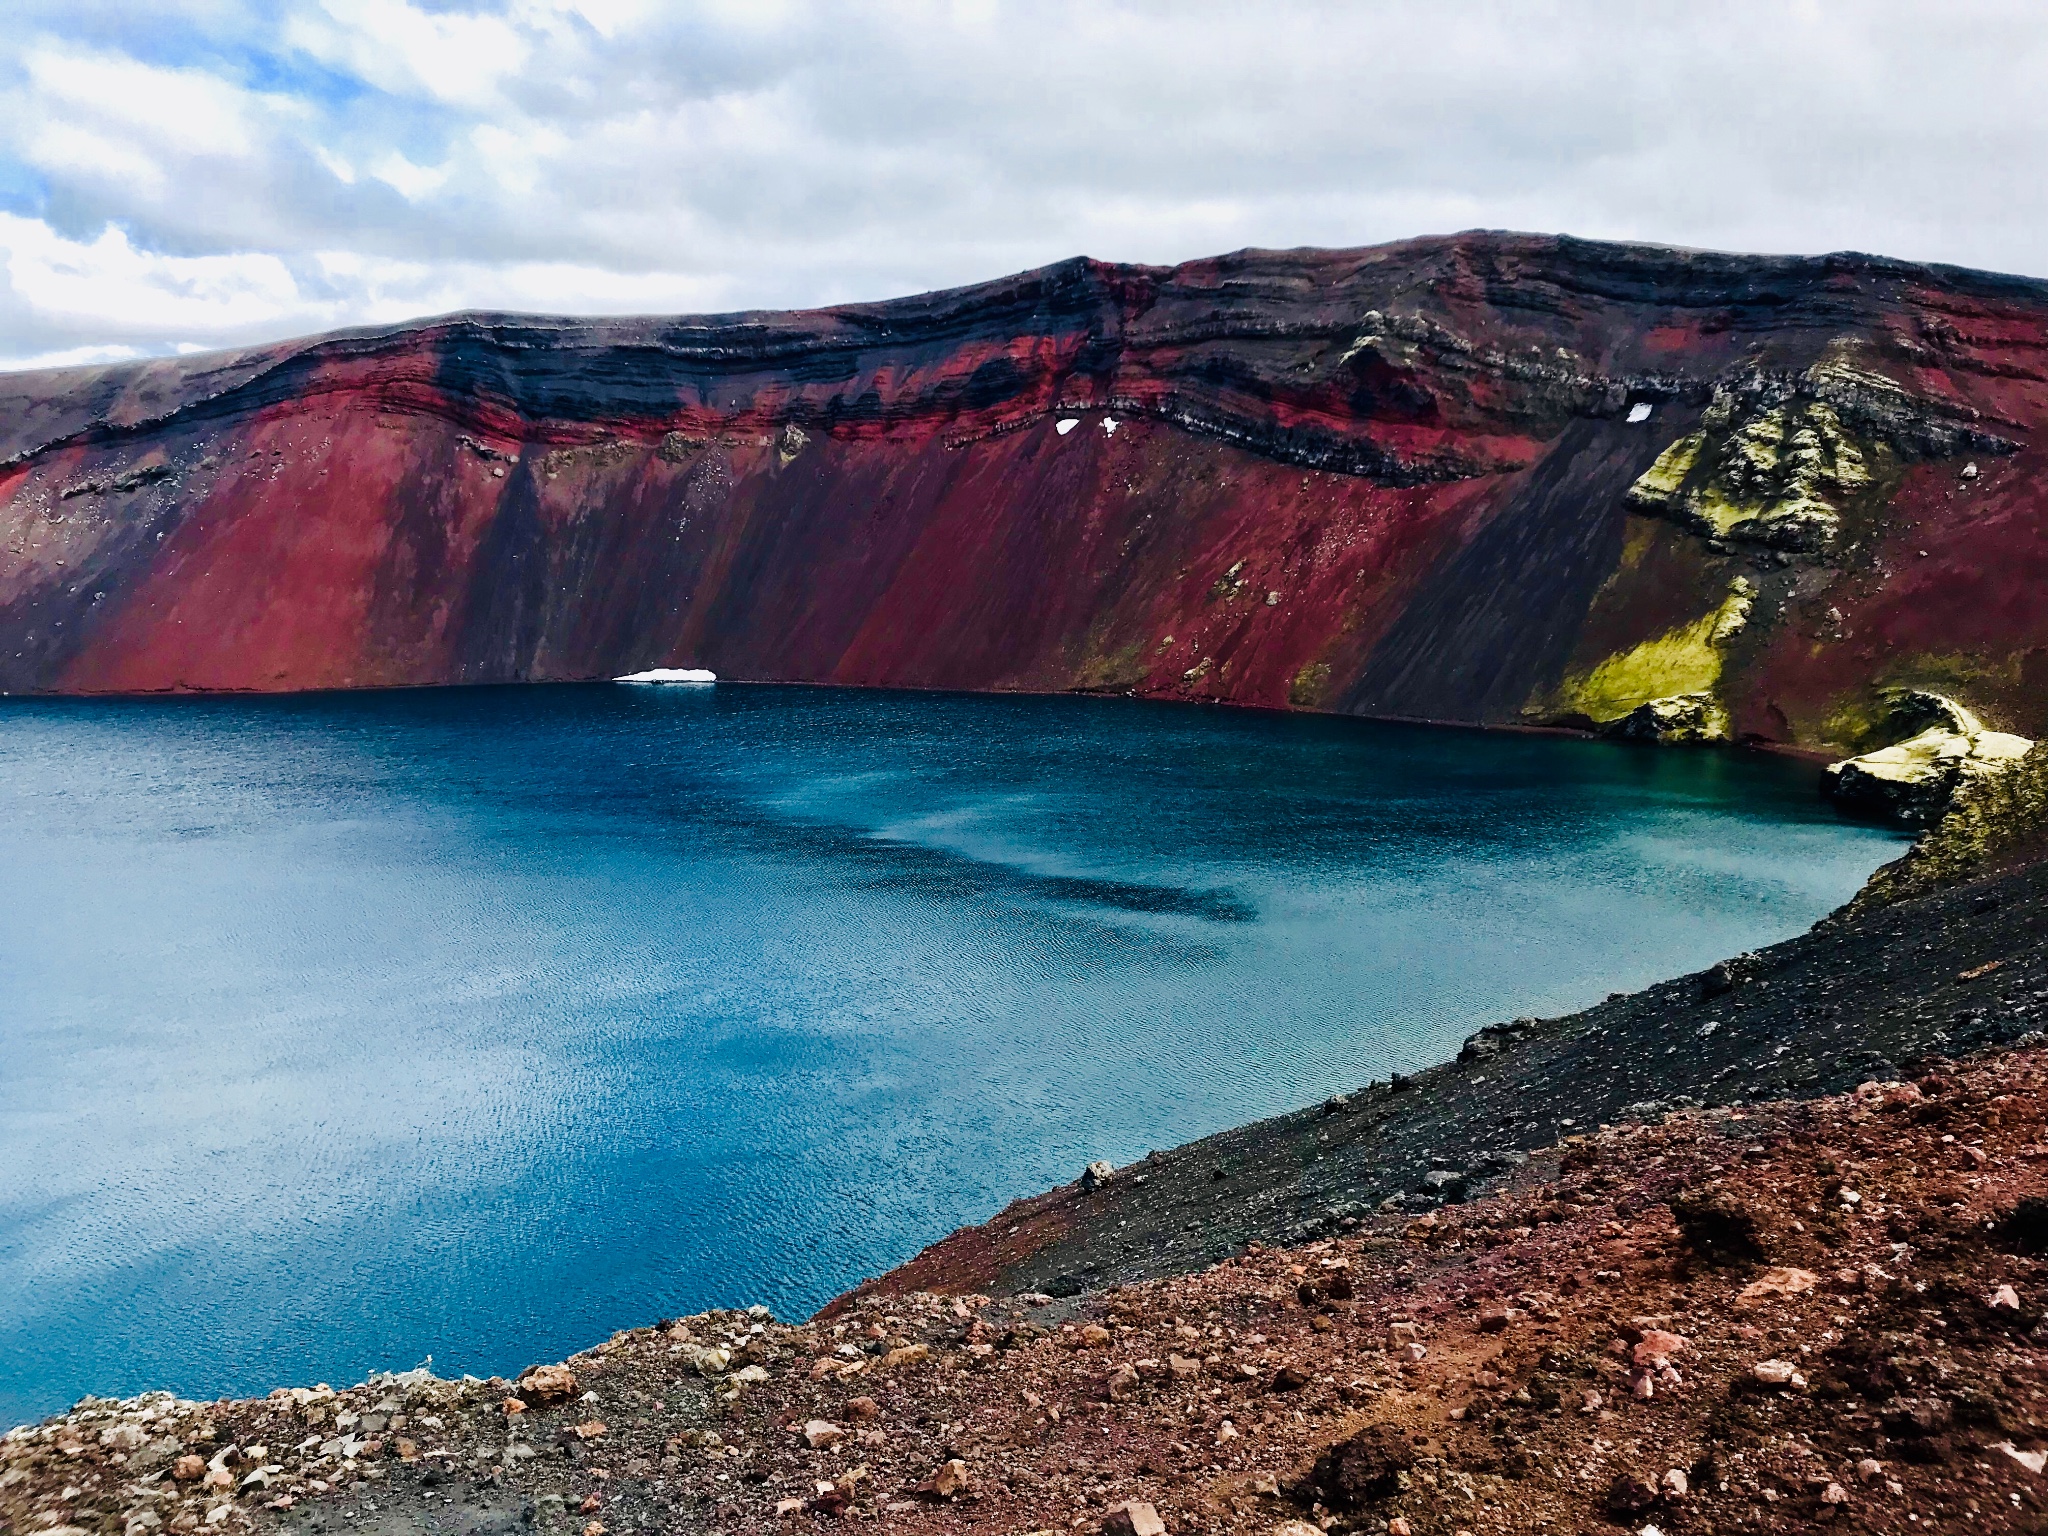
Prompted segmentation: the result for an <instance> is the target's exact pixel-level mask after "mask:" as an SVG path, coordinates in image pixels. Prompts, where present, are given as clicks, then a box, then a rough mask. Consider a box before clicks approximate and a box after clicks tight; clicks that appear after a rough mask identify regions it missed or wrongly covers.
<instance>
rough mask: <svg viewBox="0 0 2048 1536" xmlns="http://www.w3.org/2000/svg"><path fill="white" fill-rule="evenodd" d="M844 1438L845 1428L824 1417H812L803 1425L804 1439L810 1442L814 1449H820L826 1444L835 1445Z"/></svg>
mask: <svg viewBox="0 0 2048 1536" xmlns="http://www.w3.org/2000/svg"><path fill="white" fill-rule="evenodd" d="M845 1438H846V1431H845V1430H843V1429H841V1428H840V1427H839V1426H838V1425H837V1424H832V1423H828V1422H826V1421H825V1420H824V1419H813V1420H811V1422H810V1423H808V1424H806V1425H805V1426H804V1439H806V1440H808V1441H809V1442H810V1444H811V1449H812V1450H814V1451H821V1450H823V1449H824V1448H825V1447H826V1446H828V1445H837V1444H838V1443H839V1442H840V1441H842V1440H844V1439H845Z"/></svg>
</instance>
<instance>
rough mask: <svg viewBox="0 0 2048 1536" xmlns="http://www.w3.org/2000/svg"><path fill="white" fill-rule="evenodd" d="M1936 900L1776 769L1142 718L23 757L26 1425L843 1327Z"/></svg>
mask: <svg viewBox="0 0 2048 1536" xmlns="http://www.w3.org/2000/svg"><path fill="white" fill-rule="evenodd" d="M1897 847H1898V844H1897V840H1896V839H1895V838H1893V837H1891V836H1889V835H1887V834H1884V833H1880V832H1875V831H1872V830H1869V829H1865V828H1861V827H1856V826H1851V825H1846V824H1843V823H1840V822H1838V821H1836V820H1835V819H1834V818H1833V817H1832V815H1831V814H1830V813H1828V812H1827V811H1826V810H1825V809H1824V808H1823V806H1822V805H1821V803H1820V801H1819V799H1818V797H1817V796H1816V794H1815V783H1814V774H1813V772H1812V770H1811V769H1810V768H1807V767H1804V766H1801V765H1798V764H1793V763H1788V762H1783V761H1773V760H1770V759H1765V758H1758V757H1750V756H1741V755H1736V754H1730V753H1720V752H1706V751H1701V752H1687V751H1668V750H1658V749H1654V748H1640V747H1629V746H1621V745H1611V744H1604V743H1594V742H1585V741H1576V740H1564V739H1552V738H1540V737H1532V736H1510V735H1489V734H1481V733H1477V732H1470V731H1456V730H1435V729H1428V728H1421V727H1408V726H1394V725H1376V724H1368V723H1362V722H1356V721H1342V720H1328V719H1312V718H1290V717H1283V716H1273V715H1263V714H1249V713H1231V712H1223V711H1214V710H1203V709H1193V708H1180V707H1173V706H1161V705H1146V704H1137V703H1129V702H1120V701H1119V702H1108V701H1092V700H1076V699H1022V698H970V697H957V696H932V695H901V694H886V693H856V692H835V691H830V690H819V689H797V688H739V687H726V686H720V687H719V688H717V689H715V690H679V689H667V690H659V689H629V688H619V687H609V686H597V687H559V688H524V689H478V690H462V691H444V692H421V693H392V694H370V695H333V696H320V697H311V698H297V699H274V700H234V701H204V700H181V701H165V702H122V703H91V704H87V703H23V702H20V701H13V702H10V703H9V704H8V705H7V706H6V707H5V709H4V710H0V876H4V878H0V1298H4V1303H0V1424H5V1423H9V1422H14V1421H17V1420H20V1419H22V1418H26V1417H29V1416H33V1415H38V1414H41V1413H44V1412H48V1411H51V1410H54V1409H56V1408H58V1407H60V1406H62V1405H64V1404H66V1403H68V1402H70V1401H71V1400H73V1399H75V1398H76V1397H77V1396H78V1395H80V1394H81V1393H83V1392H86V1391H93V1392H102V1393H129V1392H133V1391H136V1390H139V1389H142V1388H144V1387H154V1386H168V1387H171V1388H173V1389H175V1390H177V1391H179V1392H181V1393H185V1394H190V1395H194V1396H201V1397H209V1396H213V1395H216V1394H221V1393H230V1392H232V1393H245V1392H251V1391H262V1390H266V1389H268V1388H269V1387H271V1386H273V1385H276V1384H279V1383H282V1382H307V1381H313V1380H318V1379H325V1380H331V1381H335V1382H340V1381H343V1380H349V1381H354V1380H359V1379H360V1378H361V1377H362V1376H363V1375H364V1373H365V1372H367V1371H369V1370H372V1369H381V1368H400V1369H402V1368H404V1367H407V1366H411V1365H413V1364H415V1363H417V1362H419V1361H420V1360H421V1359H422V1358H423V1357H425V1356H427V1355H429V1354H431V1355H432V1356H433V1359H434V1364H435V1368H436V1369H437V1370H439V1371H442V1372H444V1373H449V1372H459V1371H464V1370H473V1371H475V1372H477V1373H478V1374H489V1373H491V1372H493V1371H505V1372H509V1371H512V1370H515V1369H517V1368H519V1367H521V1366H524V1365H525V1364H527V1363H529V1362H531V1361H533V1360H537V1359H554V1358H559V1357H560V1356H561V1355H562V1354H564V1353H565V1352H567V1351H570V1350H573V1349H576V1348H580V1347H582V1346H584V1345H587V1344H589V1343H591V1342H592V1341H594V1340H596V1339H598V1338H601V1337H603V1336H605V1335H606V1334H608V1333H609V1332H610V1331H612V1330H613V1329H614V1328H617V1327H622V1326H627V1325H631V1324H635V1323H640V1322H645V1321H650V1320H652V1319H654V1318H656V1317H658V1316H661V1315H664V1314H676V1313H682V1312H687V1311H692V1310H696V1309H699V1308H702V1307H705V1306H711V1305H720V1304H740V1303H747V1302H754V1301H764V1302H767V1303H769V1304H770V1305H771V1306H773V1307H774V1308H775V1309H776V1311H777V1312H778V1313H779V1314H782V1315H795V1314H801V1313H804V1312H805V1311H807V1310H808V1309H810V1308H812V1307H814V1306H816V1305H817V1304H818V1303H820V1302H822V1301H824V1300H825V1299H826V1298H828V1297H829V1296H831V1295H833V1294H834V1293H835V1292H837V1291H838V1290H840V1289H842V1288H844V1287H845V1286H847V1285H848V1284H850V1283H851V1282H853V1281H855V1280H858V1279H859V1278H860V1277H862V1276H864V1275H868V1274H872V1273H875V1272H877V1271H879V1270H881V1269H884V1268H886V1267H888V1266H890V1265H891V1264H893V1263H896V1262H898V1261H900V1260H902V1259H904V1258H906V1257H908V1256H909V1255H910V1254H912V1253H914V1252H915V1251H916V1250H917V1249H918V1248H919V1247H921V1246H922V1245H924V1244H925V1243H927V1242H930V1241H931V1240H933V1239H934V1238H937V1237H939V1236H941V1235H942V1234H944V1233H945V1232H947V1231H948V1230H950V1229H951V1228H953V1227H954V1226H956V1225H958V1224H960V1223H962V1222H965V1221H974V1220H979V1219H982V1218H985V1217H986V1216H988V1215H989V1214H990V1213H991V1212H993V1211H994V1210H995V1209H997V1208H998V1207H999V1206H1000V1205H1002V1204H1003V1203H1004V1202H1005V1201H1007V1200H1008V1199H1010V1198H1012V1197H1014V1196H1016V1195H1019V1194H1024V1193H1027V1192H1031V1191H1035V1190H1037V1189H1040V1188H1042V1187H1044V1186H1046V1185H1048V1184H1051V1183H1056V1182H1060V1181H1064V1180H1066V1179H1069V1178H1071V1177H1073V1176H1074V1175H1075V1174H1076V1173H1077V1172H1078V1171H1079V1169H1080V1167H1081V1165H1082V1164H1083V1163H1085V1162H1087V1161H1088V1160H1089V1159H1091V1158H1097V1157H1107V1158H1110V1159H1112V1160H1115V1161H1118V1162H1123V1161H1127V1160H1129V1159H1132V1158H1135V1157H1138V1156H1141V1155H1142V1154H1143V1153H1144V1152H1145V1151H1146V1150H1147V1149H1148V1148H1150V1147H1163V1146H1169V1145H1173V1144H1175V1143H1179V1142H1182V1141H1186V1140H1188V1139H1190V1138H1192V1137H1197V1136H1201V1135H1203V1134H1204V1133H1206V1132H1209V1131H1213V1130H1216V1129H1218V1128H1220V1127H1223V1126H1226V1125H1230V1124H1234V1123H1237V1122H1240V1121H1243V1120H1246V1119H1250V1118H1253V1117H1255V1116H1260V1115H1265V1114H1269V1113H1271V1112H1274V1111H1277V1110H1281V1109H1286V1108H1289V1107H1292V1106H1295V1105H1298V1104H1300V1103H1302V1102H1304V1101H1307V1100H1311V1099H1314V1098H1316V1097H1318V1096H1321V1095H1324V1094H1327V1093H1329V1092H1331V1091H1333V1090H1336V1089H1339V1088H1346V1087H1350V1086H1354V1085H1357V1084H1360V1083H1363V1082H1365V1081H1367V1080H1369V1079H1371V1078H1373V1077H1375V1076H1383V1075H1384V1074H1385V1073H1387V1072H1388V1071H1389V1070H1390V1069H1399V1068H1410V1067H1414V1066H1417V1065H1419V1064H1422V1063H1425V1062H1428V1061H1430V1060H1433V1059H1436V1058H1440V1057H1442V1056H1443V1055H1444V1054H1445V1053H1446V1052H1448V1051H1449V1050H1451V1049H1453V1048H1454V1047H1455V1044H1456V1042H1457V1041H1458V1040H1459V1039H1460V1038H1461V1037H1462V1036H1463V1035H1464V1034H1466V1033H1468V1032H1470V1031H1471V1030H1472V1029H1473V1028H1474V1027H1476V1026H1477V1025H1479V1024H1481V1023H1484V1022H1487V1021H1489V1020H1492V1019H1496V1018H1502V1017H1508V1016H1512V1015H1516V1014H1526V1013H1551V1012H1557V1011H1562V1010H1566V1009H1570V1008H1574V1007H1578V1006H1580V1005H1583V1004H1586V1003H1588V1002H1591V1001H1594V1000H1596V999H1597V998H1599V997H1600V996H1602V995H1603V994H1604V993H1606V992H1608V991H1609V990H1612V989H1618V988H1627V987H1634V986H1637V985H1640V984H1643V983H1646V982H1648V981H1650V980H1652V979H1654V978H1658V977H1662V976H1666V975H1670V974H1673V973H1676V972H1679V971H1682V970H1686V969H1692V968H1696V967H1699V966H1702V965H1704V964H1706V963H1708V962H1710V961H1712V960H1713V959H1715V958H1717V957H1719V956H1722V955H1725V954H1728V953H1730V952H1733V951H1737V950H1741V949H1745V948H1751V947H1754V946H1756V945H1758V944H1762V943H1765V942H1768V941H1771V940H1774V939H1777V938H1781V937H1784V936H1786V935H1789V934H1791V933H1793V932H1796V931H1798V930H1799V929H1801V928H1802V927H1804V926H1805V925H1806V924H1808V923H1810V922H1811V921H1812V920H1813V919H1815V918H1816V917H1818V916H1820V915H1821V914H1822V913H1823V912H1825V911H1827V910H1828V909H1829V908H1830V907H1832V906H1834V905H1836V904H1837V903H1839V902H1840V901H1842V900H1843V899H1844V898H1846V897H1847V896H1848V895H1849V894H1850V893H1851V892H1852V891H1853V890H1854V889H1855V887H1856V886H1857V885H1858V883H1859V882H1860V881H1861V880H1862V879H1863V877H1864V876H1865V874H1866V873H1867V872H1868V871H1869V870H1870V869H1872V868H1873V867H1874V866H1875V865H1877V864H1878V863H1880V862H1882V861H1883V860H1884V859H1886V858H1888V857H1891V856H1893V855H1894V854H1895V853H1896V852H1897Z"/></svg>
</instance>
